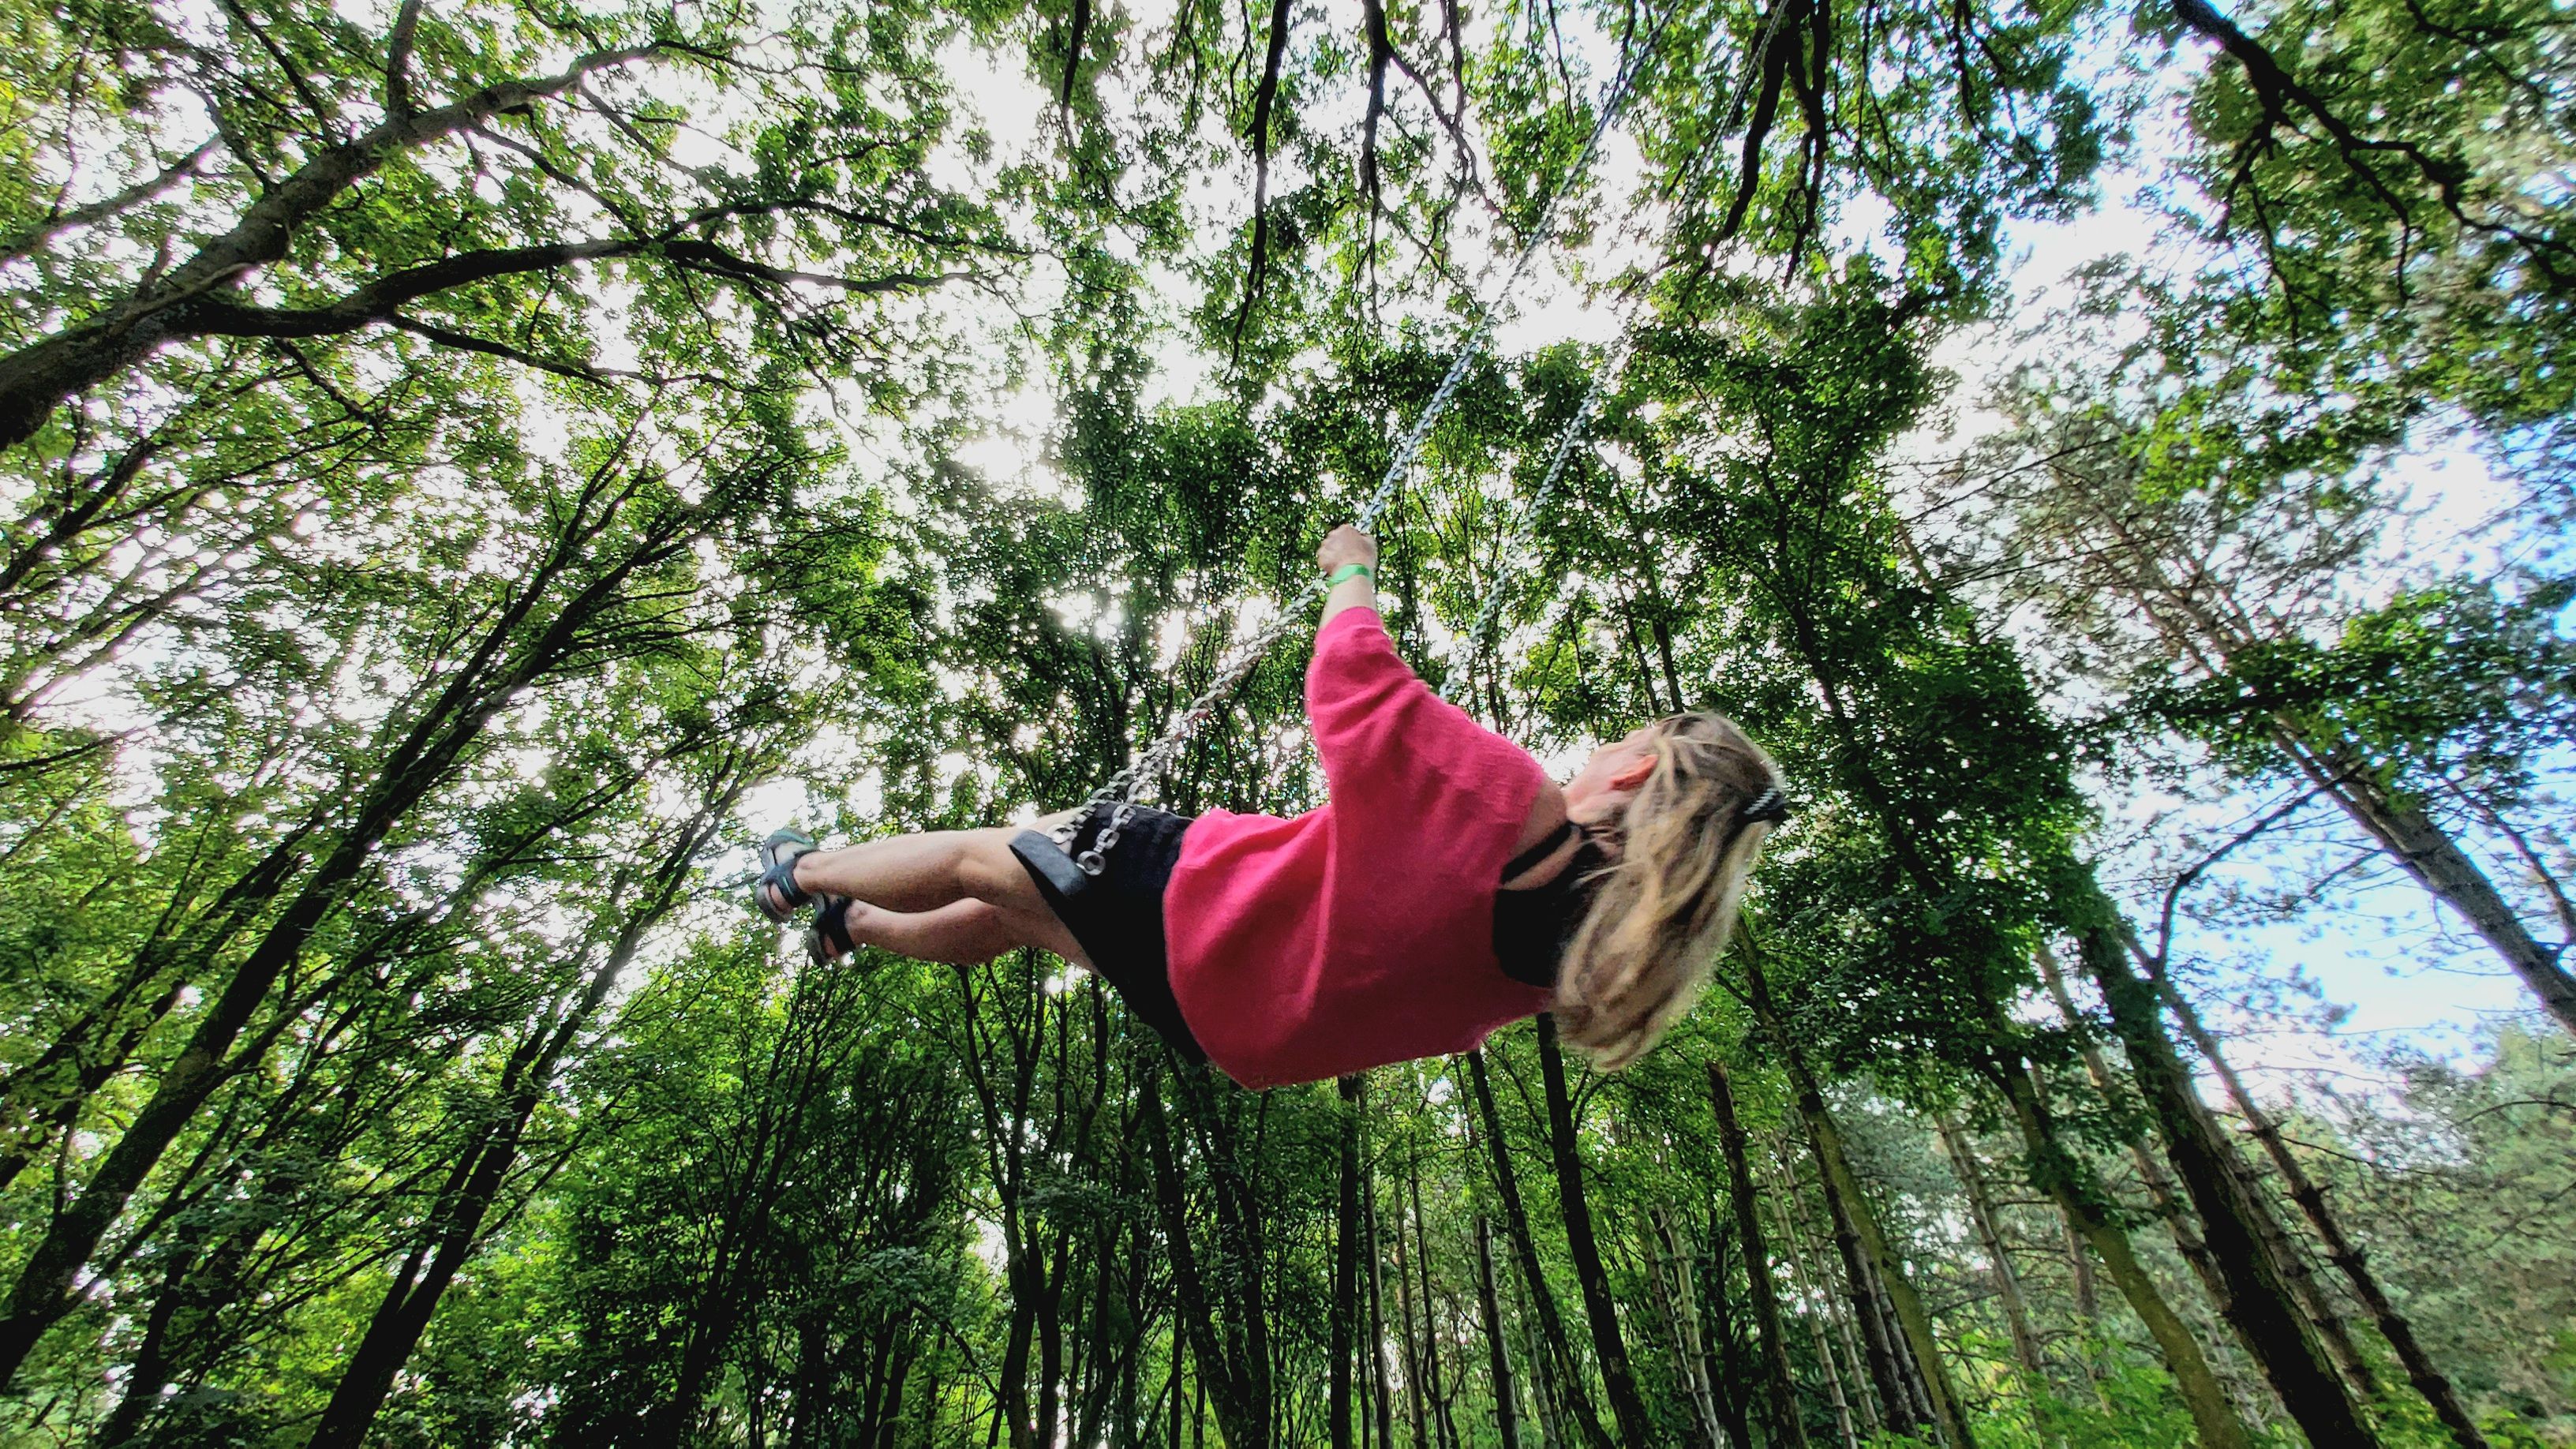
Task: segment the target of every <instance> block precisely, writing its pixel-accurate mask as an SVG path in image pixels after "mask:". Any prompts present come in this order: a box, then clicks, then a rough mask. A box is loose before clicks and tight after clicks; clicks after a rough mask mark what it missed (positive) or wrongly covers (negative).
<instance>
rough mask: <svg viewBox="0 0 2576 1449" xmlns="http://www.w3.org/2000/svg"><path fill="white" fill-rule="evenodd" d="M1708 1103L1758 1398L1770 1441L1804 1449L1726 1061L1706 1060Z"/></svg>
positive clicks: (1775, 1288) (1803, 1430) (1784, 1339)
mask: <svg viewBox="0 0 2576 1449" xmlns="http://www.w3.org/2000/svg"><path fill="white" fill-rule="evenodd" d="M1708 1100H1709V1106H1710V1109H1711V1110H1712V1111H1714V1112H1715V1113H1716V1116H1717V1140H1718V1146H1719V1149H1720V1150H1721V1151H1723V1152H1724V1153H1725V1155H1726V1180H1727V1196H1728V1198H1729V1199H1730V1200H1731V1201H1732V1203H1733V1206H1734V1210H1735V1241H1736V1242H1737V1243H1738V1244H1739V1245H1740V1251H1741V1252H1742V1253H1743V1255H1744V1282H1745V1296H1746V1298H1747V1299H1748V1300H1750V1302H1751V1303H1752V1306H1753V1330H1754V1338H1755V1341H1756V1342H1757V1344H1758V1345H1759V1347H1760V1349H1761V1353H1762V1397H1763V1404H1764V1407H1765V1409H1766V1411H1767V1412H1766V1414H1765V1416H1764V1417H1765V1419H1766V1420H1767V1422H1768V1423H1769V1425H1770V1429H1771V1442H1772V1443H1773V1444H1775V1445H1787V1446H1790V1449H1805V1446H1806V1443H1807V1429H1806V1425H1805V1423H1804V1422H1803V1421H1802V1420H1801V1418H1800V1416H1799V1414H1798V1388H1797V1379H1796V1378H1795V1377H1794V1376H1793V1375H1792V1374H1791V1373H1790V1370H1789V1338H1788V1335H1787V1334H1786V1333H1784V1332H1782V1331H1781V1327H1780V1296H1779V1288H1778V1285H1777V1284H1776V1283H1775V1282H1774V1281H1773V1279H1772V1277H1771V1249H1770V1245H1769V1244H1768V1243H1767V1242H1765V1241H1764V1239H1763V1236H1762V1215H1761V1211H1760V1208H1761V1202H1760V1199H1759V1198H1758V1197H1757V1196H1756V1195H1755V1193H1754V1189H1753V1163H1752V1159H1751V1156H1750V1154H1749V1151H1748V1148H1747V1139H1746V1137H1745V1133H1744V1123H1743V1121H1742V1119H1740V1118H1739V1117H1738V1116H1737V1115H1736V1112H1735V1087H1734V1084H1733V1083H1732V1082H1731V1081H1729V1080H1728V1078H1727V1074H1726V1064H1725V1063H1724V1062H1721V1061H1719V1060H1717V1059H1716V1058H1715V1057H1711V1058H1710V1059H1709V1063H1708Z"/></svg>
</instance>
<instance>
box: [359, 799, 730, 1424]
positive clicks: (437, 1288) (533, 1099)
mask: <svg viewBox="0 0 2576 1449" xmlns="http://www.w3.org/2000/svg"><path fill="white" fill-rule="evenodd" d="M739 793H740V792H739V790H738V789H737V788H733V787H727V788H724V789H723V790H721V791H720V792H719V794H718V796H717V797H716V798H713V799H710V800H709V801H708V802H707V807H706V809H705V810H702V811H701V812H700V814H699V815H698V817H697V818H696V819H695V820H693V821H692V822H691V823H690V825H689V826H688V828H687V829H686V830H685V831H684V832H683V833H682V835H681V837H680V839H679V840H678V841H676V842H675V843H674V844H673V846H672V848H671V849H670V850H668V851H666V852H664V853H663V854H662V855H661V857H660V858H659V859H657V860H655V861H654V862H652V864H651V866H650V868H649V869H647V870H646V871H645V872H643V874H644V878H645V879H646V880H649V881H651V882H652V883H653V884H652V885H651V886H650V887H649V888H648V890H647V893H646V894H645V895H644V896H643V897H642V898H641V899H638V900H637V901H636V902H635V904H634V905H633V907H632V908H630V910H629V911H628V913H627V918H626V920H625V922H624V923H623V924H622V925H621V926H620V927H619V929H618V933H617V936H616V938H615V940H614V941H612V942H611V943H610V945H609V947H608V950H607V952H606V953H605V954H604V955H603V956H602V958H601V960H600V963H599V966H598V967H597V969H595V970H594V971H593V972H592V973H591V976H590V980H589V981H588V983H586V985H585V986H584V987H583V990H582V992H581V994H580V996H578V997H577V998H575V999H574V1000H573V1001H571V1002H570V1003H568V1004H566V1005H565V1007H564V1009H563V1010H562V1012H561V1013H560V1015H559V1016H558V1017H557V1018H556V1019H555V1020H554V1021H552V1022H551V1023H546V1024H542V1025H540V1026H539V1027H537V1028H536V1029H535V1030H532V1031H531V1032H530V1033H529V1034H528V1037H527V1039H526V1040H525V1041H524V1042H523V1043H522V1044H521V1045H520V1047H519V1049H518V1051H517V1052H515V1053H513V1054H512V1058H511V1060H510V1062H509V1064H508V1065H507V1066H506V1067H505V1068H504V1069H503V1071H502V1073H501V1089H500V1090H501V1096H502V1099H503V1101H504V1102H505V1103H506V1104H507V1105H506V1107H505V1108H504V1109H503V1110H502V1111H501V1112H500V1113H497V1114H495V1115H494V1117H493V1118H492V1119H491V1120H489V1121H488V1122H486V1123H484V1124H483V1125H482V1127H481V1130H480V1131H479V1132H478V1134H477V1136H476V1139H475V1141H474V1142H473V1144H472V1145H471V1146H470V1147H468V1148H467V1149H466V1150H465V1152H464V1153H463V1154H462V1155H461V1156H460V1157H459V1158H458V1159H457V1161H456V1164H455V1167H454V1169H453V1170H452V1172H451V1175H450V1177H449V1180H448V1185H447V1189H446V1190H445V1191H443V1192H442V1193H440V1195H439V1200H438V1203H437V1205H436V1207H435V1208H434V1209H433V1210H432V1212H431V1213H430V1216H429V1221H428V1223H427V1224H426V1225H425V1226H426V1234H427V1235H426V1236H425V1238H424V1240H423V1242H422V1243H421V1244H420V1245H419V1246H418V1247H416V1248H415V1249H414V1250H413V1252H412V1254H411V1255H410V1257H409V1258H407V1259H406V1260H405V1261H404V1263H403V1266H402V1268H401V1270H400V1271H398V1272H397V1273H396V1274H395V1275H394V1281H393V1283H392V1284H391V1285H390V1286H389V1287H388V1288H387V1289H386V1291H385V1296H384V1298H383V1299H382V1300H381V1301H380V1302H378V1304H377V1305H376V1311H375V1315H374V1317H373V1318H372V1319H371V1320H370V1321H369V1322H368V1324H367V1331H366V1333H365V1335H364V1336H362V1337H361V1338H360V1339H359V1340H358V1346H357V1348H356V1350H355V1351H353V1352H352V1353H351V1354H350V1355H349V1358H348V1360H347V1362H346V1363H345V1364H344V1365H343V1366H342V1368H341V1371H340V1382H339V1384H338V1386H337V1387H335V1388H334V1389H333V1390H332V1391H331V1399H330V1402H329V1403H328V1404H326V1405H325V1406H324V1407H323V1410H322V1417H321V1418H320V1419H319V1420H318V1421H316V1423H315V1425H314V1429H313V1438H312V1440H311V1442H312V1443H314V1444H317V1445H323V1444H356V1443H359V1442H361V1441H362V1440H364V1439H365V1438H366V1437H367V1433H368V1431H369V1430H370V1429H372V1428H373V1427H374V1425H375V1422H376V1414H377V1413H378V1411H380V1410H381V1409H382V1408H383V1407H384V1402H385V1396H386V1395H388V1394H390V1393H391V1392H392V1391H393V1386H394V1378H395V1376H396V1375H397V1374H399V1373H400V1372H401V1371H402V1366H403V1365H404V1364H405V1363H406V1362H409V1361H410V1358H411V1354H412V1350H413V1348H414V1347H416V1346H417V1345H418V1344H419V1342H420V1336H421V1334H422V1333H424V1332H426V1331H427V1330H428V1328H429V1322H430V1319H431V1317H432V1316H433V1315H434V1314H436V1312H437V1311H438V1303H439V1299H440V1298H441V1297H442V1296H444V1295H445V1293H446V1292H447V1288H448V1285H449V1284H451V1283H453V1282H454V1281H455V1280H456V1274H457V1272H458V1271H459V1270H460V1269H462V1268H463V1267H464V1266H465V1263H466V1260H467V1259H468V1258H469V1257H471V1256H472V1255H473V1254H474V1253H475V1251H476V1250H478V1249H479V1248H480V1247H481V1246H482V1243H483V1224H484V1220H485V1219H486V1217H487V1216H488V1215H489V1214H490V1212H491V1210H492V1206H493V1204H494V1202H495V1201H496V1200H497V1199H498V1198H499V1196H500V1191H501V1185H502V1183H503V1181H504V1180H505V1179H506V1178H507V1177H508V1175H509V1172H510V1169H511V1168H512V1167H513V1166H514V1165H516V1163H517V1162H518V1157H519V1148H520V1144H521V1142H522V1141H523V1140H524V1139H525V1137H526V1134H527V1130H528V1124H529V1122H530V1121H531V1120H532V1119H533V1118H534V1117H535V1115H536V1110H537V1106H538V1104H539V1103H541V1102H543V1101H544V1100H545V1098H546V1095H547V1094H548V1093H549V1092H551V1091H552V1090H553V1088H554V1079H555V1070H556V1067H557V1066H558V1065H559V1064H560V1063H561V1062H562V1060H563V1054H564V1052H565V1051H566V1050H567V1049H569V1048H570V1047H571V1045H572V1043H573V1039H574V1038H575V1037H576V1036H578V1035H579V1034H580V1033H581V1031H582V1029H583V1028H584V1027H585V1026H587V1025H588V1024H589V1022H590V1019H591V1017H592V1016H593V1015H594V1014H596V1013H597V1012H598V1010H599V1008H600V1005H601V1003H603V1002H604V1001H606V1000H607V999H608V993H609V991H610V990H611V989H612V988H613V987H615V986H616V984H617V981H618V978H619V977H621V976H623V975H624V974H625V972H626V968H627V967H628V966H629V965H631V964H633V962H634V959H635V953H636V951H637V950H638V949H639V948H640V947H641V946H642V945H643V943H644V935H645V933H646V932H647V931H649V930H651V929H652V928H653V926H654V925H655V924H657V923H659V922H660V921H661V920H662V919H663V918H664V917H665V916H667V915H668V914H670V912H671V910H672V909H673V908H674V907H676V906H677V905H679V904H680V903H681V901H682V900H683V899H684V897H685V894H686V890H687V887H689V886H690V885H692V884H694V878H693V877H692V876H691V874H690V870H689V866H690V863H691V862H692V861H693V860H694V859H696V857H697V854H698V852H699V851H700V850H702V849H704V848H705V847H706V843H707V841H708V839H709V838H710V837H711V836H712V835H713V834H714V833H715V829H716V827H717V825H718V824H719V823H720V822H721V819H722V816H723V813H724V812H727V811H730V810H731V809H732V807H733V803H734V800H735V799H736V797H737V796H738V795H739ZM634 886H635V882H634V881H633V879H632V878H631V876H629V875H628V874H625V873H621V874H620V875H619V876H618V877H617V878H616V879H615V880H614V881H613V882H612V884H611V886H610V898H611V899H624V898H626V896H627V895H628V893H629V892H630V891H631V890H633V889H634ZM424 1260H425V1261H424Z"/></svg>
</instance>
